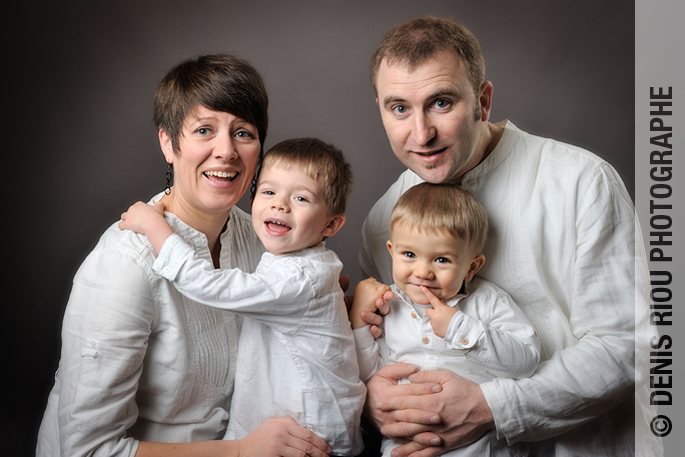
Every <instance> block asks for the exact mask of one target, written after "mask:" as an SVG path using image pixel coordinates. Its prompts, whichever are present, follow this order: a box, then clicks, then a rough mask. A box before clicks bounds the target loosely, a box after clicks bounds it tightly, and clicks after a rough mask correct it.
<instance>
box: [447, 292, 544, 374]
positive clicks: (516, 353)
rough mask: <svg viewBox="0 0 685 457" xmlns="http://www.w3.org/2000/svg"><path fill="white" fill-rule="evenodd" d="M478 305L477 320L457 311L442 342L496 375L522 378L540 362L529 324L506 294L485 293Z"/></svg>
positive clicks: (538, 349)
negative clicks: (462, 352)
mask: <svg viewBox="0 0 685 457" xmlns="http://www.w3.org/2000/svg"><path fill="white" fill-rule="evenodd" d="M484 298H485V300H483V301H485V302H484V303H479V304H478V311H479V312H478V314H479V316H478V317H479V318H480V319H477V318H475V317H472V316H469V315H467V314H465V313H464V312H462V311H459V312H457V313H456V314H455V315H454V316H453V317H452V320H451V321H450V325H449V327H448V328H447V333H446V334H445V341H446V342H447V344H448V346H449V347H450V348H451V349H453V350H461V351H464V356H465V357H466V358H467V359H470V360H472V361H473V362H475V363H477V364H479V365H480V366H482V367H483V368H485V369H486V370H488V371H489V372H490V373H492V374H494V375H495V376H501V377H508V378H525V377H528V376H530V375H532V374H533V372H535V369H536V368H537V366H538V363H539V361H540V340H539V338H538V337H537V334H536V332H535V330H534V329H533V326H532V324H531V323H530V321H529V320H528V318H526V316H525V314H523V311H521V310H520V309H519V308H518V307H517V306H516V305H515V304H514V303H513V301H510V300H509V299H508V298H509V297H508V296H507V295H504V294H502V295H500V294H494V293H493V294H490V293H489V294H487V295H486V297H484Z"/></svg>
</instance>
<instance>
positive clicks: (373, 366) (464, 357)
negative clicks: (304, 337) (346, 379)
mask: <svg viewBox="0 0 685 457" xmlns="http://www.w3.org/2000/svg"><path fill="white" fill-rule="evenodd" d="M391 288H392V291H393V293H394V294H395V298H393V299H392V300H391V301H390V312H389V313H388V315H387V316H385V318H384V323H383V327H384V331H383V336H382V337H381V338H379V339H378V340H374V339H373V336H372V335H371V332H369V331H368V328H367V327H362V328H358V329H356V330H354V336H355V341H356V345H357V357H358V359H359V364H360V371H361V376H362V379H364V380H367V379H368V378H370V377H371V376H372V375H373V374H374V373H375V372H376V371H377V370H378V369H380V368H381V367H382V366H384V365H386V364H391V363H396V362H406V363H410V364H413V365H416V366H418V367H419V368H421V369H422V370H449V371H451V372H453V373H456V374H458V375H460V376H463V377H465V378H467V379H470V380H471V381H474V382H476V383H479V384H480V383H482V382H486V381H490V380H492V379H494V378H495V377H498V376H500V377H502V376H506V377H513V378H525V377H528V376H530V375H531V374H533V372H534V371H535V368H536V367H537V365H538V362H539V360H540V340H539V338H538V336H537V333H536V332H535V329H534V328H533V326H532V324H531V323H530V321H529V320H528V318H527V317H526V316H525V314H523V311H521V310H520V309H519V307H518V306H517V305H516V304H515V303H514V301H513V300H512V299H511V297H510V296H509V294H507V293H506V292H505V291H504V290H502V289H500V288H499V287H497V286H496V285H495V284H493V283H491V282H488V281H486V280H484V279H481V278H479V277H477V276H476V277H474V278H473V280H472V281H471V282H470V283H468V287H467V293H466V294H459V295H457V296H455V297H453V298H451V299H450V300H447V301H446V302H445V303H446V304H447V305H448V306H452V307H457V308H458V309H459V311H458V312H457V313H456V314H455V315H454V316H453V317H452V320H451V321H450V325H449V327H448V329H447V333H446V334H445V338H440V337H439V336H437V335H435V333H433V328H432V327H431V325H430V318H428V317H427V316H426V309H428V308H430V305H418V304H416V303H414V302H413V301H412V300H411V299H410V298H409V296H408V295H407V294H405V293H404V292H402V291H401V290H400V289H399V288H398V287H397V285H394V284H393V285H392V286H391Z"/></svg>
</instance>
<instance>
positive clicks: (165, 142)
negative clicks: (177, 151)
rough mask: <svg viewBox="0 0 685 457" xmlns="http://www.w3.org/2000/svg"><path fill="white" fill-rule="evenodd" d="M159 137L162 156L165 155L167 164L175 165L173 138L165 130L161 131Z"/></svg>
mask: <svg viewBox="0 0 685 457" xmlns="http://www.w3.org/2000/svg"><path fill="white" fill-rule="evenodd" d="M157 136H158V137H159V147H160V148H162V154H164V159H165V160H166V163H174V147H173V144H172V143H171V138H170V137H169V135H167V133H166V131H165V130H164V129H159V132H158V133H157Z"/></svg>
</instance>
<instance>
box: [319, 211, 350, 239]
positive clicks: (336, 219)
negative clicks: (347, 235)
mask: <svg viewBox="0 0 685 457" xmlns="http://www.w3.org/2000/svg"><path fill="white" fill-rule="evenodd" d="M343 225H345V215H343V214H336V215H335V216H331V217H330V218H329V219H328V223H327V224H326V227H324V229H323V236H324V237H326V238H328V237H329V236H333V235H335V234H336V233H338V231H339V230H340V229H341V228H342V226H343Z"/></svg>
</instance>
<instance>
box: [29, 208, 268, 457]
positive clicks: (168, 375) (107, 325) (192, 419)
mask: <svg viewBox="0 0 685 457" xmlns="http://www.w3.org/2000/svg"><path fill="white" fill-rule="evenodd" d="M156 198H159V196H158V197H156ZM166 219H167V221H168V222H169V224H170V225H171V227H172V228H173V229H174V231H175V232H176V233H177V234H178V235H180V236H181V237H182V238H183V239H184V240H185V241H186V242H187V243H188V244H190V245H191V246H193V247H194V249H195V250H196V252H197V255H198V256H200V257H203V258H207V259H210V252H209V249H208V247H207V240H206V237H205V236H204V234H202V233H200V232H198V231H196V230H194V229H193V228H191V227H189V226H188V225H186V224H184V223H183V222H182V221H181V220H180V219H178V218H177V217H176V216H174V215H173V214H171V213H166ZM117 224H118V223H115V224H113V225H112V226H111V227H110V228H109V229H108V230H107V231H106V232H105V233H104V235H103V236H102V238H101V239H100V241H99V243H98V244H97V246H96V247H95V249H94V250H93V251H92V252H91V253H90V255H89V256H88V257H87V258H86V260H85V261H84V262H83V264H82V265H81V267H80V269H79V270H78V272H77V274H76V277H75V278H74V284H73V288H72V292H71V296H70V298H69V302H68V304H67V308H66V312H65V316H64V322H63V326H62V351H61V359H60V364H59V369H58V371H57V374H56V376H55V386H54V388H53V389H52V392H51V393H50V396H49V399H48V405H47V409H46V411H45V415H44V417H43V423H42V424H41V428H40V432H39V437H38V448H37V456H38V457H43V456H45V457H47V456H50V457H54V456H75V455H96V456H98V455H103V456H104V455H107V456H115V455H116V456H133V455H134V454H135V453H136V450H137V448H138V442H139V440H143V441H161V442H190V441H199V440H206V439H220V438H222V437H223V435H224V432H225V430H226V425H227V422H228V411H229V408H230V400H231V395H232V393H233V380H234V374H235V364H236V354H237V349H238V337H239V331H240V325H241V324H240V320H239V318H238V317H237V316H236V315H234V314H232V313H230V312H226V311H222V310H216V309H212V308H209V307H207V306H204V305H200V304H198V303H196V302H193V301H191V300H189V299H187V298H185V297H184V296H182V295H181V294H180V293H179V292H177V291H176V289H175V288H174V287H173V285H172V284H171V283H169V282H168V281H167V280H165V279H164V278H161V277H159V276H157V275H155V274H154V273H153V272H152V264H153V262H154V260H155V253H154V250H153V249H152V246H151V244H150V243H149V241H148V239H147V238H146V237H144V236H141V235H138V234H135V233H134V232H130V231H122V230H120V229H119V228H118V226H117ZM262 252H263V248H262V246H261V244H260V243H259V240H258V239H257V237H256V235H255V234H254V231H253V228H252V223H251V221H250V217H249V215H247V214H245V213H244V212H243V211H241V210H240V209H238V208H236V207H234V208H233V210H232V211H231V217H230V220H229V222H228V226H227V228H226V230H225V232H224V233H223V234H222V235H221V256H220V264H221V267H222V268H235V267H237V268H241V269H243V270H245V271H253V270H254V268H255V267H256V265H257V263H258V262H259V258H260V256H261V254H262Z"/></svg>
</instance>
